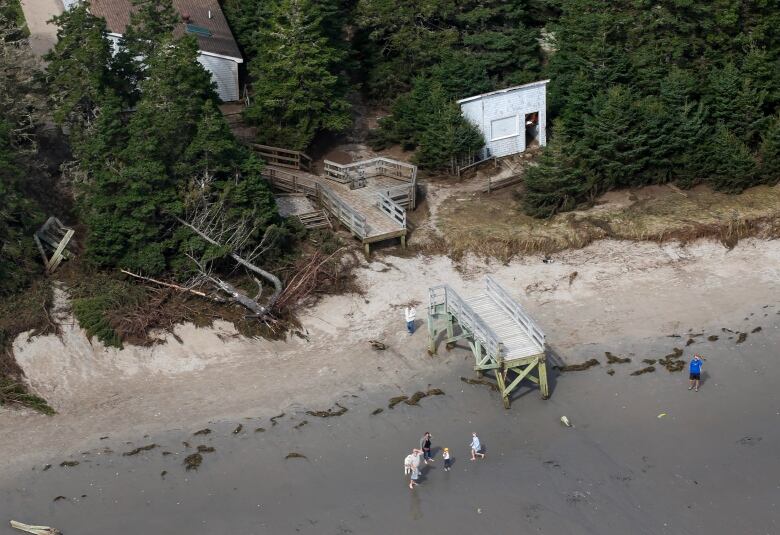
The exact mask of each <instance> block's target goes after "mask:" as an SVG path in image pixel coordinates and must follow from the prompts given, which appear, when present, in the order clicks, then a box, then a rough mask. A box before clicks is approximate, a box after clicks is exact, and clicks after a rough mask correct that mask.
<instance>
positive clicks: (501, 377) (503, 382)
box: [495, 368, 509, 409]
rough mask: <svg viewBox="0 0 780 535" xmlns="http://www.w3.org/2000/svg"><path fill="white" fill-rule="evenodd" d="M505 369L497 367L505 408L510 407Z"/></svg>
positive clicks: (497, 377)
mask: <svg viewBox="0 0 780 535" xmlns="http://www.w3.org/2000/svg"><path fill="white" fill-rule="evenodd" d="M505 373H506V372H504V370H502V369H501V368H496V371H495V374H496V382H497V383H498V392H499V393H500V394H501V399H502V401H503V402H504V408H505V409H508V408H509V392H507V391H506V377H505V375H504V374H505Z"/></svg>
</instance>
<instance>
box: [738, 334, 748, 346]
mask: <svg viewBox="0 0 780 535" xmlns="http://www.w3.org/2000/svg"><path fill="white" fill-rule="evenodd" d="M745 340H747V333H739V335H738V336H737V343H738V344H741V343H742V342H744V341H745Z"/></svg>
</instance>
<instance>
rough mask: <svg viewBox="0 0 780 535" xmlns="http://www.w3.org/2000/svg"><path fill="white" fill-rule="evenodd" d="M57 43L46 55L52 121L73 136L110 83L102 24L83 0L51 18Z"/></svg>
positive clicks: (108, 50)
mask: <svg viewBox="0 0 780 535" xmlns="http://www.w3.org/2000/svg"><path fill="white" fill-rule="evenodd" d="M53 23H54V24H56V25H57V27H58V28H57V43H56V44H55V45H54V48H52V49H51V51H49V53H48V54H47V55H46V58H45V59H46V61H47V65H46V82H47V84H48V86H49V88H50V91H49V97H50V100H51V107H52V111H53V112H54V120H55V121H56V122H57V124H59V125H65V126H67V127H68V128H69V130H70V131H71V132H72V133H73V134H74V135H76V136H78V135H79V134H80V131H81V130H82V129H83V128H84V127H85V124H86V123H87V122H89V121H90V120H91V118H92V115H93V113H94V111H95V109H96V108H97V107H98V105H99V102H100V100H101V99H102V98H103V94H104V91H105V89H106V88H107V87H108V86H109V85H110V83H111V80H110V78H111V71H110V64H111V45H110V43H109V42H108V39H107V38H106V23H105V21H104V20H103V19H101V18H98V17H95V16H93V15H92V14H90V12H89V4H88V3H87V2H84V3H79V4H76V5H75V6H73V7H72V8H71V9H67V10H65V11H64V12H63V13H62V15H60V16H58V17H54V19H53Z"/></svg>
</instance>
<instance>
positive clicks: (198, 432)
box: [193, 427, 211, 436]
mask: <svg viewBox="0 0 780 535" xmlns="http://www.w3.org/2000/svg"><path fill="white" fill-rule="evenodd" d="M210 434H211V429H209V428H208V427H207V428H206V429H201V430H200V431H195V432H194V433H193V436H198V435H210Z"/></svg>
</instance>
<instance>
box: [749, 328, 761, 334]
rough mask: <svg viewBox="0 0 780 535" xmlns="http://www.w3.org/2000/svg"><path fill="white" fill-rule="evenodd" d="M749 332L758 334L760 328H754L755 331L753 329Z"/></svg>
mask: <svg viewBox="0 0 780 535" xmlns="http://www.w3.org/2000/svg"><path fill="white" fill-rule="evenodd" d="M750 332H751V333H758V332H761V327H756V328H755V329H753V330H752V331H750Z"/></svg>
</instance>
